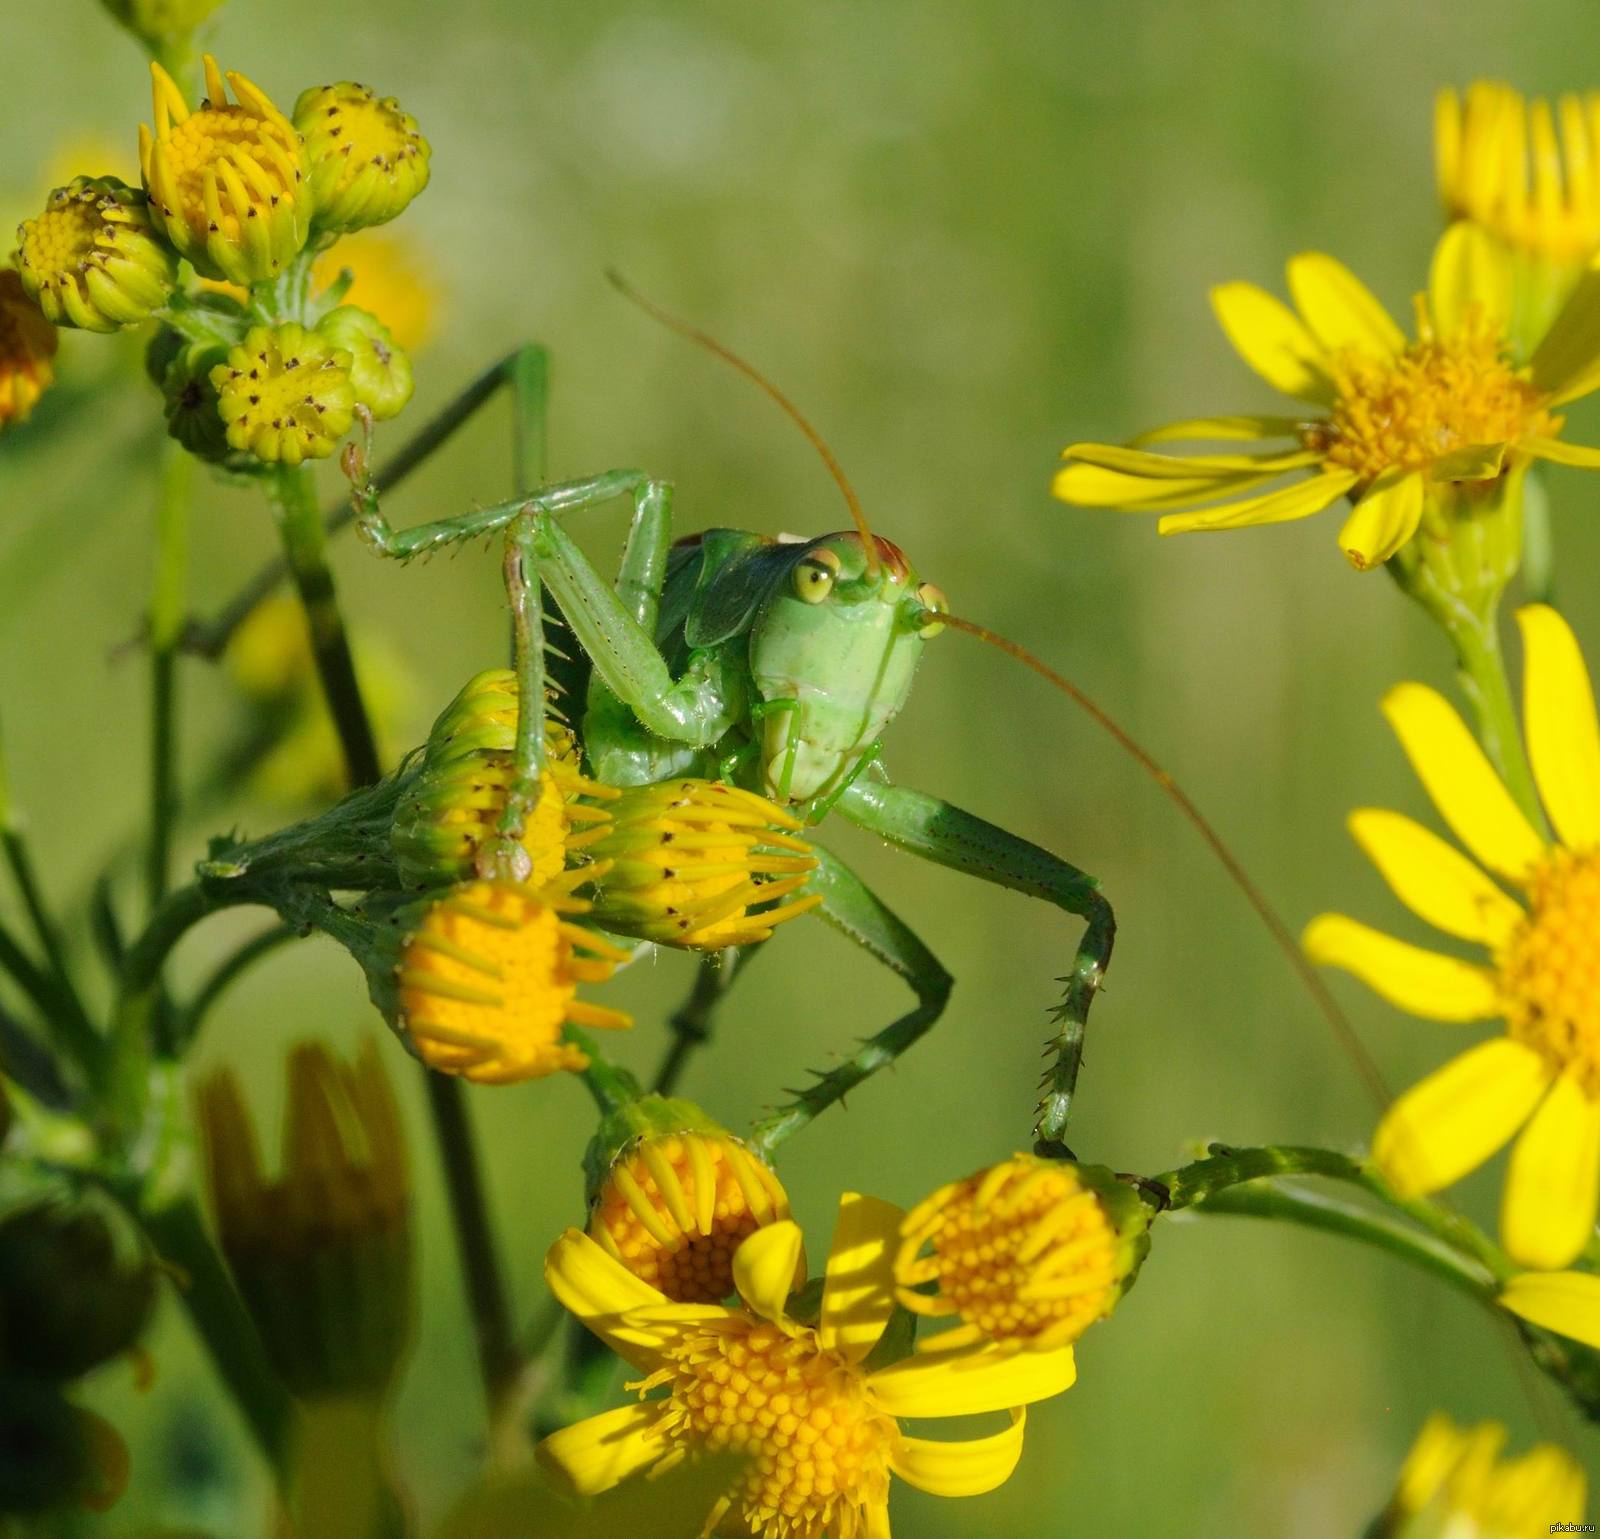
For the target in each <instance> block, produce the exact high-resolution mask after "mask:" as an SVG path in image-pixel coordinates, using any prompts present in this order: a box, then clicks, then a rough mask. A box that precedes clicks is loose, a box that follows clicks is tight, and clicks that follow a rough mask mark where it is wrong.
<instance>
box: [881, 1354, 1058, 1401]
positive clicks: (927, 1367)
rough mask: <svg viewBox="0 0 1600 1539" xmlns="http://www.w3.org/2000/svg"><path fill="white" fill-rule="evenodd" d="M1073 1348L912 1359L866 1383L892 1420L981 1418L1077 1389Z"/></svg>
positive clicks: (897, 1364)
mask: <svg viewBox="0 0 1600 1539" xmlns="http://www.w3.org/2000/svg"><path fill="white" fill-rule="evenodd" d="M1077 1376H1078V1371H1077V1368H1076V1366H1075V1365H1074V1362H1073V1357H1072V1348H1071V1347H1059V1348H1057V1349H1056V1350H1055V1351H1054V1352H1012V1353H1005V1352H1000V1351H997V1350H996V1349H995V1348H993V1347H984V1348H981V1349H979V1350H978V1351H974V1352H962V1353H952V1354H951V1355H950V1356H948V1357H907V1358H902V1359H901V1361H899V1362H898V1363H894V1364H892V1365H891V1366H889V1367H888V1368H884V1369H882V1370H881V1371H880V1372H878V1373H875V1374H873V1375H872V1377H871V1378H870V1379H869V1380H868V1381H867V1382H868V1384H869V1385H870V1386H871V1389H872V1394H873V1397H874V1398H875V1399H876V1400H877V1402H878V1404H879V1405H880V1406H882V1407H883V1409H884V1410H885V1411H887V1412H888V1413H889V1414H890V1415H891V1416H981V1415H982V1414H983V1413H984V1412H985V1411H1004V1410H1008V1409H1010V1408H1011V1407H1012V1406H1016V1405H1032V1404H1033V1402H1034V1401H1035V1400H1047V1399H1048V1398H1049V1397H1050V1396H1051V1395H1059V1394H1060V1393H1061V1392H1062V1391H1063V1390H1066V1389H1070V1388H1071V1387H1072V1383H1073V1380H1074V1379H1076V1378H1077Z"/></svg>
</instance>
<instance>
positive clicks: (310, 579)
mask: <svg viewBox="0 0 1600 1539" xmlns="http://www.w3.org/2000/svg"><path fill="white" fill-rule="evenodd" d="M275 494H276V502H277V507H278V514H279V518H278V523H279V528H280V530H281V532H282V535H283V547H284V554H285V556H286V557H287V558H288V562H289V570H290V572H291V574H292V575H293V577H294V581H295V586H296V588H298V590H299V592H300V602H301V604H302V605H303V606H304V607H305V612H306V624H307V626H308V627H309V628H310V632H311V653H312V656H313V658H314V659H315V660H316V665H317V674H318V676H319V677H320V678H321V680H322V692H323V695H324V697H325V698H326V700H327V703H328V710H329V712H330V713H331V715H332V717H333V725H334V729H335V731H336V732H337V733H338V735H339V743H340V746H341V747H342V748H343V750H344V758H345V765H346V768H347V769H348V771H349V775H350V782H351V784H352V785H356V786H364V785H370V784H371V783H372V782H373V781H375V780H376V779H377V778H378V776H379V773H380V772H379V768H378V747H377V743H376V741H375V740H374V738H373V735H372V723H371V721H370V720H369V719H368V717H367V712H366V707H365V705H364V704H363V703H362V699H361V686H360V684H359V683H358V682H357V680H356V669H355V661H354V659H353V658H352V657H351V654H350V638H349V637H348V636H347V635H346V633H345V628H344V619H343V616H342V615H341V614H340V613H339V599H338V594H337V592H336V591H335V588H334V583H333V572H332V569H331V568H330V567H329V566H328V560H327V538H326V536H325V534H324V533H323V527H322V515H321V513H320V512H319V511H318V509H317V501H316V489H315V487H314V485H313V484H312V480H311V472H310V470H309V468H308V467H306V466H303V465H302V466H299V467H297V468H296V469H294V470H281V471H279V473H278V478H277V481H276V483H275Z"/></svg>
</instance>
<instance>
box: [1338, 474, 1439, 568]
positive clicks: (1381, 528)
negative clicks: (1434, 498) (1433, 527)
mask: <svg viewBox="0 0 1600 1539" xmlns="http://www.w3.org/2000/svg"><path fill="white" fill-rule="evenodd" d="M1422 496H1423V485H1422V476H1421V474H1420V473H1419V472H1417V471H1414V470H1411V471H1388V472H1385V473H1384V474H1383V475H1381V476H1379V477H1378V479H1377V480H1376V481H1374V482H1373V483H1372V486H1371V487H1370V488H1369V489H1368V491H1367V493H1366V495H1365V496H1364V497H1363V498H1362V499H1361V501H1360V502H1358V503H1357V504H1356V505H1355V507H1354V508H1353V509H1352V510H1351V513H1350V516H1349V518H1347V519H1346V520H1345V521H1344V527H1343V528H1342V529H1341V530H1340V531H1339V548H1340V549H1341V550H1342V551H1343V552H1344V553H1345V558H1346V559H1347V560H1348V561H1349V563H1350V565H1351V566H1353V567H1354V568H1355V569H1356V570H1357V571H1358V572H1365V571H1367V570H1368V569H1369V568H1371V567H1375V566H1382V565H1383V563H1384V562H1385V561H1387V560H1388V559H1389V557H1390V556H1392V555H1393V554H1394V553H1395V552H1396V551H1397V550H1399V549H1400V547H1401V546H1402V545H1404V544H1405V543H1406V541H1407V540H1409V539H1410V538H1411V536H1412V535H1414V534H1415V533H1416V532H1417V525H1418V524H1419V523H1421V522H1422Z"/></svg>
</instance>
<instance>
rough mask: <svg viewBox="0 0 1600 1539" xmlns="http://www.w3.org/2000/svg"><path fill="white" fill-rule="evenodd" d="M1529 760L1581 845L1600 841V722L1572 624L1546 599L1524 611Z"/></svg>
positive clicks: (1552, 807) (1520, 618) (1568, 836)
mask: <svg viewBox="0 0 1600 1539" xmlns="http://www.w3.org/2000/svg"><path fill="white" fill-rule="evenodd" d="M1517 623H1518V624H1519V625H1520V626H1521V627H1522V642H1523V646H1524V648H1525V649H1526V658H1525V661H1524V664H1523V672H1522V710H1523V721H1524V725H1525V727H1526V730H1527V735H1528V757H1529V758H1530V759H1531V760H1532V761H1533V778H1534V779H1535V780H1536V781H1538V783H1539V795H1540V796H1541V797H1542V798H1543V800H1544V805H1545V810H1546V811H1548V812H1549V814H1550V821H1551V822H1552V823H1554V824H1555V826H1556V832H1557V833H1559V834H1560V835H1561V838H1562V840H1563V841H1564V842H1565V843H1567V844H1568V845H1571V846H1573V847H1574V848H1578V849H1584V848H1588V847H1590V846H1593V845H1596V844H1600V727H1597V725H1596V722H1595V709H1594V691H1593V689H1592V688H1591V687H1590V684H1589V670H1588V668H1587V667H1585V666H1584V661H1583V653H1582V652H1580V651H1579V650H1578V641H1577V638H1576V637H1575V636H1574V635H1573V634H1572V627H1571V626H1569V625H1568V624H1567V622H1566V621H1565V620H1563V619H1562V618H1561V616H1560V615H1559V614H1557V613H1556V611H1555V610H1553V609H1551V608H1550V607H1549V606H1548V605H1546V604H1529V605H1527V606H1526V607H1525V608H1522V609H1519V610H1518V611H1517Z"/></svg>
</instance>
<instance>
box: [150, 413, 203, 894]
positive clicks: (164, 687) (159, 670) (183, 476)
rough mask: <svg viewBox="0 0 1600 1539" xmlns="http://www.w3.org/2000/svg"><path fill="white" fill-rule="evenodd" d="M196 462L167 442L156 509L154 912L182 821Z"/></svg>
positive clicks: (152, 610)
mask: <svg viewBox="0 0 1600 1539" xmlns="http://www.w3.org/2000/svg"><path fill="white" fill-rule="evenodd" d="M193 465H194V461H193V459H192V458H191V457H190V456H189V455H188V454H187V453H186V452H185V451H184V450H183V449H182V448H181V447H180V446H179V445H177V444H176V443H172V442H170V441H169V442H167V443H166V444H165V445H164V447H163V450H162V459H161V496H160V500H159V502H158V504H157V507H156V570H155V580H154V582H153V583H152V585H151V590H150V848H149V852H148V857H147V860H146V863H145V891H146V893H147V894H148V897H149V901H150V907H151V908H152V909H153V908H155V906H156V905H157V904H158V903H159V902H160V901H161V900H162V898H164V897H165V896H166V893H167V882H168V878H169V875H170V871H171V865H172V830H173V824H174V822H175V821H176V818H177V811H178V794H177V772H176V762H175V761H176V757H177V678H176V671H177V659H178V643H179V641H180V640H181V639H182V636H183V623H184V589H185V587H186V584H187V579H188V568H189V487H190V481H191V476H192V469H193Z"/></svg>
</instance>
